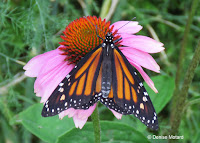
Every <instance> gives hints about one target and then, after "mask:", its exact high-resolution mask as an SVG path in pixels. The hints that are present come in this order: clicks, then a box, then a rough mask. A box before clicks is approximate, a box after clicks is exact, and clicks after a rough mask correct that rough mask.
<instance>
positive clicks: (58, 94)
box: [42, 33, 158, 130]
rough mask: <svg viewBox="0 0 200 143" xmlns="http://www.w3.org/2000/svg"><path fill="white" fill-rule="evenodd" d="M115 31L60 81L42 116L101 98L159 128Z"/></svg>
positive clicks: (46, 103) (117, 108)
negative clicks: (114, 37) (116, 38)
mask: <svg viewBox="0 0 200 143" xmlns="http://www.w3.org/2000/svg"><path fill="white" fill-rule="evenodd" d="M119 40H121V39H118V40H116V41H113V36H112V33H107V35H106V38H105V39H104V41H103V43H102V44H100V45H99V46H97V47H96V48H95V49H93V50H92V51H91V52H90V53H88V54H87V55H86V56H85V57H84V58H83V59H82V60H81V61H80V62H79V63H78V64H77V65H76V66H75V67H74V69H73V70H72V71H71V72H70V73H69V74H68V75H67V76H66V77H65V78H64V79H63V80H62V81H61V83H60V84H59V85H58V87H57V88H56V89H55V90H54V91H53V93H52V95H51V96H50V97H49V99H48V100H47V101H46V102H45V104H44V108H43V110H42V116H44V117H48V116H54V115H57V114H59V113H60V112H61V111H63V110H67V109H69V108H74V109H84V110H86V109H88V108H89V107H90V106H93V105H94V104H95V103H96V102H98V101H100V102H101V103H102V104H104V105H105V106H106V107H108V108H109V109H112V110H114V111H116V112H118V113H120V114H123V115H127V114H134V115H135V116H136V117H137V118H138V119H139V120H140V121H141V122H143V123H144V124H145V125H146V126H148V127H150V128H152V129H154V130H157V129H158V121H157V115H156V113H155V109H154V107H153V105H152V103H151V100H150V98H149V96H148V93H147V92H146V90H145V88H144V86H143V84H142V82H141V81H140V79H139V77H138V76H137V73H136V72H135V70H134V68H133V67H132V66H131V64H130V63H129V62H128V60H127V59H126V57H125V56H124V55H123V53H122V52H121V51H120V50H119V48H118V47H117V46H116V45H115V43H116V42H117V41H119Z"/></svg>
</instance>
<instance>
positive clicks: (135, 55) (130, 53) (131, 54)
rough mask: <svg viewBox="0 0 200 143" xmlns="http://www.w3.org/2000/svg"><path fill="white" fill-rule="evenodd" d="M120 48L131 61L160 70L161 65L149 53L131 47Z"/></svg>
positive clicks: (153, 69) (156, 70)
mask: <svg viewBox="0 0 200 143" xmlns="http://www.w3.org/2000/svg"><path fill="white" fill-rule="evenodd" d="M120 49H121V51H122V53H123V54H124V55H125V56H126V58H127V59H128V60H129V61H131V62H134V63H137V64H138V65H140V66H142V67H145V68H147V69H149V70H152V71H155V72H158V73H159V72H160V66H159V65H158V64H157V63H156V61H155V60H154V59H153V58H152V56H151V55H149V54H148V53H145V52H142V51H140V50H137V49H133V48H129V47H120Z"/></svg>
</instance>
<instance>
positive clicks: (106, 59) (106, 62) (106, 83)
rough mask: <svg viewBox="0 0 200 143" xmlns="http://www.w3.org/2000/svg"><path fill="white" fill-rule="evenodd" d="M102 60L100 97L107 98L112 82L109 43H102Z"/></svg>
mask: <svg viewBox="0 0 200 143" xmlns="http://www.w3.org/2000/svg"><path fill="white" fill-rule="evenodd" d="M102 47H103V60H102V80H101V93H102V97H104V98H107V97H108V95H109V93H110V90H111V84H112V61H111V60H112V52H113V51H112V50H113V49H112V48H111V46H110V44H106V43H103V44H102Z"/></svg>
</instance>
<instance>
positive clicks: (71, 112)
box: [58, 108, 77, 119]
mask: <svg viewBox="0 0 200 143" xmlns="http://www.w3.org/2000/svg"><path fill="white" fill-rule="evenodd" d="M76 113H77V112H76V109H74V108H69V109H67V110H64V111H62V112H61V113H59V114H58V115H59V118H60V119H63V118H64V117H65V116H67V115H68V116H69V118H71V117H73V116H74V114H76Z"/></svg>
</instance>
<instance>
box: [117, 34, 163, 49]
mask: <svg viewBox="0 0 200 143" xmlns="http://www.w3.org/2000/svg"><path fill="white" fill-rule="evenodd" d="M120 35H121V37H122V42H121V43H120V44H122V45H124V46H128V47H129V48H135V49H138V50H141V51H144V52H147V53H158V52H160V51H162V50H164V47H162V46H163V43H160V42H158V41H156V40H154V39H152V38H149V37H146V36H136V35H128V34H120Z"/></svg>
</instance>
